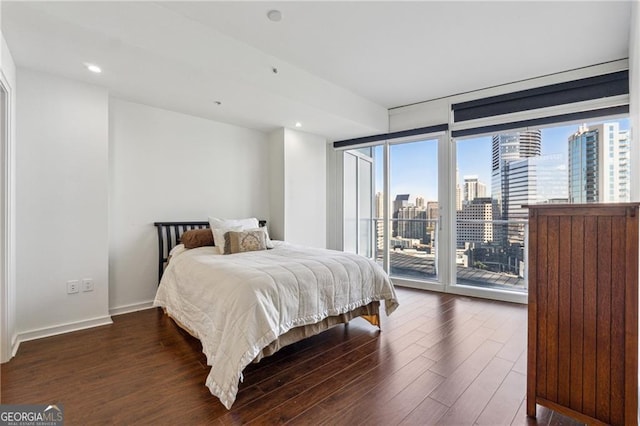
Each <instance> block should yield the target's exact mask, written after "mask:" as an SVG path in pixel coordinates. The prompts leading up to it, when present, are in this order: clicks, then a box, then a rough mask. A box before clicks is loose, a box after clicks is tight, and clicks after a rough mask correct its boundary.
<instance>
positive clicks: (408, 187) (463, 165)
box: [375, 118, 629, 203]
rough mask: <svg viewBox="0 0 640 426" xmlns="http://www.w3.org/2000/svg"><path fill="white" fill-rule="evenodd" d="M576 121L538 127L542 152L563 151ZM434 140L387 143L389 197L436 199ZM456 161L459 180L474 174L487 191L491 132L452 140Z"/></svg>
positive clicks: (623, 122)
mask: <svg viewBox="0 0 640 426" xmlns="http://www.w3.org/2000/svg"><path fill="white" fill-rule="evenodd" d="M611 121H615V120H612V119H609V120H596V121H590V122H587V123H586V124H587V125H594V124H598V123H603V122H611ZM618 121H619V122H620V130H628V129H629V119H628V118H624V119H619V120H618ZM579 126H580V124H571V125H564V126H556V127H550V128H544V129H542V154H543V155H547V154H555V153H563V154H565V156H566V153H567V140H568V137H569V136H570V135H571V134H573V133H575V132H576V131H577V130H578V127H579ZM437 144H438V143H437V140H435V139H433V140H424V141H418V142H411V143H404V144H397V145H391V147H390V166H391V175H390V176H391V182H390V184H391V197H392V199H394V198H395V196H396V195H397V194H407V193H408V194H410V198H409V201H410V202H412V203H413V202H414V201H415V197H416V196H422V197H424V198H425V200H426V201H436V200H437V199H438V192H437V191H438V167H437V166H438V147H437ZM456 144H457V147H456V150H457V163H458V173H459V178H460V184H461V185H462V183H463V182H464V176H467V175H477V176H478V178H479V181H480V182H482V183H484V184H485V185H486V186H487V195H490V193H491V136H483V137H478V138H469V139H461V140H458V141H457V142H456ZM382 163H383V162H382V148H381V147H378V148H376V159H375V168H376V188H375V192H382V182H383V177H382V176H383V174H382V172H383V164H382Z"/></svg>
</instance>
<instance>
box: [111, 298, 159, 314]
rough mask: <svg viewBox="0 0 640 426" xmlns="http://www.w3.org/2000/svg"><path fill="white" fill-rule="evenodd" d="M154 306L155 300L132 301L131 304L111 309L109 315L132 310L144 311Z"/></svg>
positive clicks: (127, 312) (126, 312)
mask: <svg viewBox="0 0 640 426" xmlns="http://www.w3.org/2000/svg"><path fill="white" fill-rule="evenodd" d="M151 308H153V300H149V301H147V302H140V303H132V304H131V305H124V306H119V307H117V308H112V309H109V315H112V316H115V315H122V314H129V313H131V312H138V311H144V310H145V309H151Z"/></svg>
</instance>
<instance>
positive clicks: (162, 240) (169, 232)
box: [153, 220, 267, 283]
mask: <svg viewBox="0 0 640 426" xmlns="http://www.w3.org/2000/svg"><path fill="white" fill-rule="evenodd" d="M258 223H259V225H260V226H265V225H266V224H267V221H266V220H260V221H258ZM153 225H154V226H155V227H156V229H157V231H158V283H159V282H160V279H161V278H162V273H163V272H164V268H165V266H166V263H167V261H168V260H169V252H171V249H173V248H174V247H175V246H177V245H178V244H180V237H181V236H182V234H183V233H184V232H185V231H189V230H190V229H205V228H208V227H209V222H205V221H187V222H154V223H153Z"/></svg>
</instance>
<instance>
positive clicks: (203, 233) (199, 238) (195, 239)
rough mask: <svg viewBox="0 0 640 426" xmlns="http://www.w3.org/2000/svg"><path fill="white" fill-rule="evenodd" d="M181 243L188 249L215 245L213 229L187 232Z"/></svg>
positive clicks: (183, 235) (181, 238)
mask: <svg viewBox="0 0 640 426" xmlns="http://www.w3.org/2000/svg"><path fill="white" fill-rule="evenodd" d="M180 241H181V242H182V244H184V247H185V248H188V249H192V248H197V247H204V246H212V245H214V243H213V233H211V229H191V230H189V231H185V232H184V233H183V234H182V237H180Z"/></svg>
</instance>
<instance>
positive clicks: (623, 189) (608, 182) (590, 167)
mask: <svg viewBox="0 0 640 426" xmlns="http://www.w3.org/2000/svg"><path fill="white" fill-rule="evenodd" d="M568 153H569V161H568V163H569V178H568V182H569V202H571V203H595V202H609V203H615V202H625V201H629V199H630V194H629V160H630V158H629V132H628V131H626V130H623V131H621V130H620V127H619V124H618V123H617V122H610V123H603V124H599V125H595V126H589V127H587V126H586V125H583V126H580V128H579V129H578V131H577V132H576V133H574V134H573V135H571V136H569V146H568Z"/></svg>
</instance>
